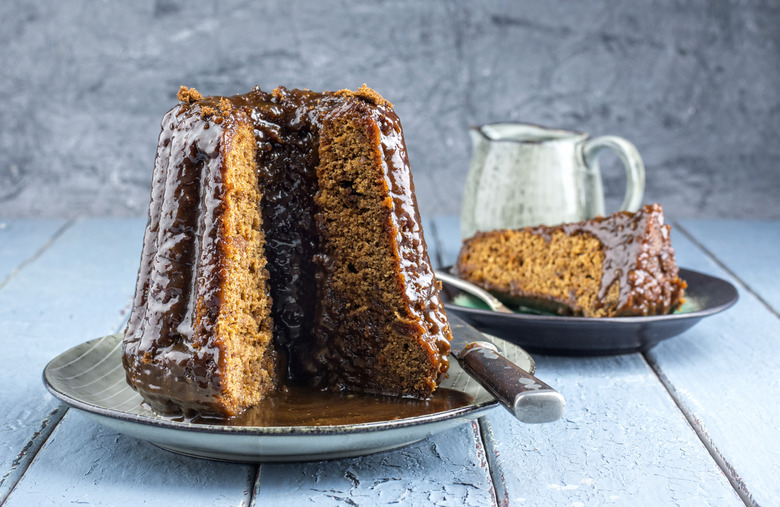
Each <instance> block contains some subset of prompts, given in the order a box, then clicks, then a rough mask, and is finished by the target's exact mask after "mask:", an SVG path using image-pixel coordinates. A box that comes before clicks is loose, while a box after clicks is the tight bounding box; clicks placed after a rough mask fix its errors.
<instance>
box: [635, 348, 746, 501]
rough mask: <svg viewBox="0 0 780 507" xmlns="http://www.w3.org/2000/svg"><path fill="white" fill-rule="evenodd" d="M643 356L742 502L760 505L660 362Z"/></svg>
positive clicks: (645, 354)
mask: <svg viewBox="0 0 780 507" xmlns="http://www.w3.org/2000/svg"><path fill="white" fill-rule="evenodd" d="M642 357H643V358H644V359H645V362H646V363H647V364H648V366H649V367H650V369H651V370H652V371H653V373H655V375H656V377H658V380H660V381H661V385H662V386H664V389H666V392H667V393H669V396H671V398H672V401H673V402H674V404H675V405H677V408H678V410H680V412H682V415H683V417H685V420H686V421H687V422H688V425H689V426H690V427H691V429H692V430H693V431H694V433H696V436H697V437H698V438H699V441H701V443H702V444H703V445H704V448H705V449H707V452H708V453H709V454H710V456H711V457H712V459H713V460H714V461H715V464H716V465H718V468H720V470H721V472H723V475H725V476H726V478H727V479H728V481H729V483H730V484H731V487H732V488H734V491H735V492H736V493H737V495H738V496H739V498H740V499H741V500H742V502H744V504H745V505H746V506H748V507H756V506H758V505H759V504H758V503H757V502H756V501H755V499H754V498H753V495H751V494H750V492H749V491H748V490H747V486H746V485H745V482H744V481H743V480H742V478H741V477H740V476H739V474H738V473H737V471H736V470H735V469H734V467H733V466H731V465H730V464H729V463H728V461H726V459H725V458H724V457H723V455H722V454H721V453H720V452H718V450H717V449H716V448H715V446H714V445H713V443H712V439H711V438H710V437H709V435H708V434H707V430H706V429H705V428H704V424H703V423H702V422H701V420H699V419H698V418H697V417H695V416H694V415H693V414H692V413H689V412H688V410H686V408H685V406H684V405H683V404H682V402H681V400H680V398H679V397H678V396H677V389H675V388H674V385H672V383H671V381H670V380H669V378H668V377H667V376H666V375H664V373H663V371H662V370H661V367H660V366H659V365H658V363H656V362H655V361H653V360H652V359H651V358H650V357H649V356H648V355H647V352H642Z"/></svg>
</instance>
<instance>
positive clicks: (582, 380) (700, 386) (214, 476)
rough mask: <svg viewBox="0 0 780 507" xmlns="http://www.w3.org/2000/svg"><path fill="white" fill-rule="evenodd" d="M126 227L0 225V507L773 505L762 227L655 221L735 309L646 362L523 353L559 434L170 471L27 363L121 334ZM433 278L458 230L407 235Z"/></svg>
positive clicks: (129, 227) (775, 318) (773, 284)
mask: <svg viewBox="0 0 780 507" xmlns="http://www.w3.org/2000/svg"><path fill="white" fill-rule="evenodd" d="M144 225H145V222H144V220H140V219H138V220H133V219H130V220H121V219H88V220H80V221H70V222H65V221H57V220H50V221H43V220H34V221H25V220H6V221H2V220H0V340H2V344H3V352H2V355H0V385H2V390H1V391H0V407H1V408H2V410H0V503H2V502H4V503H5V504H6V505H8V506H28V505H60V504H71V503H84V504H91V505H141V504H146V505H166V506H167V505H274V504H275V505H279V504H281V503H282V502H284V503H285V504H287V505H305V504H316V505H345V504H346V505H370V506H374V505H386V504H394V505H453V506H461V505H475V506H489V505H604V504H608V505H609V504H614V505H741V504H743V503H745V504H761V505H773V504H774V505H777V504H780V289H779V288H778V287H780V264H779V263H778V255H777V252H778V250H780V222H759V221H730V220H691V221H683V222H681V223H676V224H674V229H673V243H674V246H675V248H676V250H677V257H678V262H679V264H680V265H681V266H683V267H686V268H690V269H694V270H697V271H702V272H705V273H708V274H712V275H714V276H717V277H720V278H724V279H727V280H729V281H731V282H732V283H733V284H734V285H736V286H737V288H738V290H739V293H740V299H739V302H738V303H737V304H736V305H735V306H734V307H732V308H731V309H729V310H727V311H726V312H724V313H721V314H718V315H716V316H713V317H710V318H708V319H705V320H703V321H702V322H700V323H699V324H698V325H696V326H695V327H693V328H692V329H690V330H688V331H687V332H685V333H684V334H682V335H680V336H678V337H675V338H672V339H670V340H667V341H665V342H662V343H661V344H660V345H658V346H657V347H655V348H654V349H652V350H651V351H650V352H648V353H645V354H639V353H637V354H628V355H622V356H613V357H591V358H576V357H552V356H542V355H537V356H535V360H536V363H537V375H538V376H539V377H540V378H542V379H543V380H545V381H546V382H548V383H550V384H551V385H553V386H554V387H556V388H557V389H558V390H559V391H561V392H562V393H563V395H564V396H565V397H566V400H567V410H566V414H565V416H564V418H563V419H562V420H560V421H557V422H555V423H551V424H545V425H524V424H521V423H518V422H517V421H515V420H512V419H511V418H510V417H509V415H508V414H507V413H506V412H505V411H503V410H502V409H494V410H492V411H490V412H488V413H487V414H486V415H485V416H484V417H482V418H481V419H479V420H478V421H475V422H473V423H465V424H463V425H461V426H460V427H457V428H454V429H452V430H448V431H444V432H442V433H440V434H437V435H434V436H433V437H430V438H428V439H426V440H424V441H422V442H419V443H417V444H414V445H411V446H408V447H405V448H402V449H399V450H395V451H389V452H384V453H380V454H375V455H370V456H364V457H360V458H352V459H340V460H334V461H321V462H313V463H299V464H263V465H259V466H256V465H246V464H231V463H219V462H212V461H206V460H201V459H196V458H188V457H183V456H179V455H176V454H172V453H170V452H167V451H164V450H161V449H159V448H157V447H154V446H153V445H151V444H148V443H146V442H142V441H138V440H135V439H133V438H131V437H127V436H124V435H122V434H119V433H116V432H114V431H112V430H109V429H106V428H104V427H102V426H100V425H98V424H96V423H94V422H93V421H92V420H91V419H87V418H86V417H85V416H83V415H82V414H81V413H79V412H78V411H76V410H68V409H67V408H66V407H65V406H63V405H61V404H60V403H58V402H57V401H56V400H55V399H54V398H53V397H51V396H50V395H49V394H48V392H47V391H46V390H45V388H44V387H43V384H42V382H41V372H42V370H43V367H44V366H45V365H46V363H47V362H48V361H49V360H50V359H51V358H53V357H54V356H56V355H57V354H59V353H60V352H63V351H65V350H66V349H68V348H70V347H72V346H74V345H77V344H79V343H81V342H83V341H86V340H87V339H91V338H94V337H98V336H102V335H106V334H110V333H114V332H117V331H120V330H121V329H122V326H123V323H124V321H125V318H126V316H127V312H128V310H129V305H130V298H131V294H132V291H133V288H134V282H135V275H136V269H137V266H138V261H139V258H140V245H141V236H142V232H143V227H144ZM426 234H427V239H428V243H429V248H430V250H431V253H432V257H433V258H434V259H435V260H436V262H437V263H439V264H440V265H447V264H451V263H452V262H453V260H454V256H455V254H456V253H457V250H458V248H459V242H460V240H459V233H458V223H457V220H455V219H452V218H446V217H444V218H436V219H433V220H428V221H427V222H426Z"/></svg>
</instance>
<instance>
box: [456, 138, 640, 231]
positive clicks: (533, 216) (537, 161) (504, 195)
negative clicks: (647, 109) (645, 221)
mask: <svg viewBox="0 0 780 507" xmlns="http://www.w3.org/2000/svg"><path fill="white" fill-rule="evenodd" d="M470 134H471V139H472V143H473V155H472V160H471V165H470V167H469V174H468V178H467V180H466V188H465V193H464V196H463V207H462V213H461V234H462V236H463V238H464V239H465V238H470V237H471V236H473V235H474V233H476V232H477V231H490V230H495V229H505V228H510V229H515V228H521V227H528V226H536V225H558V224H561V223H569V222H579V221H581V220H587V219H589V218H593V217H595V216H598V215H603V214H604V189H603V185H602V182H601V174H600V171H599V164H598V157H599V155H600V154H601V153H603V152H604V151H605V150H614V151H615V153H617V155H618V157H619V158H620V159H621V161H622V162H623V164H624V165H625V168H626V191H625V197H624V199H623V203H622V204H621V206H620V209H621V210H628V211H636V210H637V209H639V206H640V205H641V202H642V194H643V193H644V187H645V170H644V164H643V163H642V159H641V158H640V156H639V153H638V152H637V150H636V148H635V147H634V145H633V144H631V143H630V142H629V141H627V140H625V139H623V138H620V137H616V136H601V137H596V138H592V139H591V138H589V136H588V134H585V133H581V132H573V131H568V130H559V129H549V128H544V127H539V126H537V125H530V124H524V123H495V124H491V125H483V126H480V127H472V128H471V130H470Z"/></svg>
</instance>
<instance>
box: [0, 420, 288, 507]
mask: <svg viewBox="0 0 780 507" xmlns="http://www.w3.org/2000/svg"><path fill="white" fill-rule="evenodd" d="M255 474H256V467H255V466H251V465H241V464H228V463H219V462H215V461H208V460H202V459H195V458H190V457H186V456H180V455H177V454H174V453H171V452H168V451H164V450H162V449H159V448H157V447H155V446H153V445H152V444H149V443H146V442H139V441H138V440H136V439H134V438H131V437H126V436H124V435H121V434H118V433H116V432H115V431H113V430H110V429H107V428H105V427H103V426H101V425H99V424H97V423H95V422H93V421H92V420H91V419H88V418H87V417H86V416H84V415H82V414H80V413H79V412H77V411H75V410H71V411H69V412H68V414H67V415H66V416H65V417H64V418H63V420H62V422H61V423H60V424H59V426H58V427H57V429H56V430H55V431H54V434H53V435H52V437H51V438H50V439H49V440H48V441H47V442H46V444H45V445H44V446H43V448H42V449H41V451H40V453H39V454H38V456H37V457H36V459H35V461H34V462H33V463H32V465H31V466H30V468H29V470H28V471H27V473H26V474H25V475H24V477H23V478H22V480H21V481H20V482H19V484H18V485H17V486H16V488H14V490H13V491H12V492H11V494H10V496H9V497H8V500H7V502H6V503H5V506H6V507H15V506H19V507H26V506H29V505H37V506H46V505H65V504H72V503H83V504H88V505H112V506H128V507H130V506H132V507H134V506H137V505H142V504H149V503H151V504H153V505H165V506H176V505H181V506H191V505H204V506H205V505H215V506H216V505H248V504H249V500H250V495H251V485H252V483H253V481H254V479H255ZM288 498H289V497H288Z"/></svg>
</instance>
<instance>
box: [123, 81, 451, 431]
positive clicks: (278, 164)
mask: <svg viewBox="0 0 780 507" xmlns="http://www.w3.org/2000/svg"><path fill="white" fill-rule="evenodd" d="M179 100H180V103H179V105H177V106H176V107H175V108H173V109H172V110H171V111H169V112H168V113H167V114H166V115H165V117H164V118H163V121H162V132H161V134H160V139H159V145H158V151H157V158H156V161H155V169H154V176H153V182H152V196H151V204H150V207H149V222H148V225H147V228H146V233H145V236H144V244H143V254H142V260H141V267H140V270H139V274H138V281H137V286H136V292H135V299H134V303H133V309H132V312H131V315H130V320H129V323H128V326H127V329H126V331H125V338H124V342H123V347H124V348H123V363H124V367H125V369H126V372H127V381H128V383H129V384H130V385H131V386H132V387H133V388H134V389H136V390H137V391H138V392H139V393H140V394H141V395H142V396H143V398H144V399H145V400H146V401H147V402H148V403H149V404H150V405H151V406H152V407H153V408H154V409H156V410H158V411H161V412H166V413H172V412H183V413H185V414H191V413H201V414H203V413H213V414H219V415H223V416H224V415H226V416H231V415H235V414H238V413H240V412H242V411H243V410H244V409H245V408H247V407H249V406H251V405H254V404H256V403H257V402H258V401H259V400H260V399H262V398H263V397H264V396H265V395H266V394H267V393H269V392H270V391H271V390H274V389H280V388H284V386H285V385H286V384H288V383H290V384H304V385H310V386H314V387H317V388H323V389H346V390H358V391H364V392H373V393H382V394H392V395H407V396H415V397H426V396H428V395H430V394H431V392H432V391H433V390H434V389H435V388H436V386H437V383H438V382H439V380H440V379H441V378H442V377H443V375H444V374H445V372H446V371H447V367H448V360H447V355H448V353H449V340H450V338H451V336H450V329H449V325H448V324H447V320H446V316H445V314H444V310H443V305H442V303H441V301H440V299H439V288H440V286H439V283H438V282H437V280H436V279H435V277H434V274H433V269H432V267H431V264H430V260H429V257H428V253H427V249H426V245H425V241H424V239H423V233H422V229H421V226H420V216H419V212H418V208H417V202H416V199H415V195H414V185H413V183H412V178H411V173H410V170H409V163H408V160H407V156H406V147H405V144H404V139H403V133H402V130H401V124H400V121H399V119H398V117H397V116H396V114H395V113H394V112H393V109H392V105H391V104H390V103H388V102H387V101H386V100H384V99H383V98H382V97H381V96H380V95H379V94H377V93H376V92H375V91H373V90H371V89H369V88H367V87H365V85H364V86H363V88H361V89H359V90H357V91H354V92H353V91H349V90H342V91H339V92H323V93H315V92H311V91H307V90H287V89H285V88H278V89H276V90H274V91H273V92H272V93H267V92H263V91H261V90H260V89H259V88H255V89H254V90H252V91H251V92H250V93H247V94H244V95H236V96H232V97H202V96H201V95H200V94H199V93H198V92H197V91H195V90H194V89H187V88H184V87H182V89H181V90H180V92H179Z"/></svg>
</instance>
